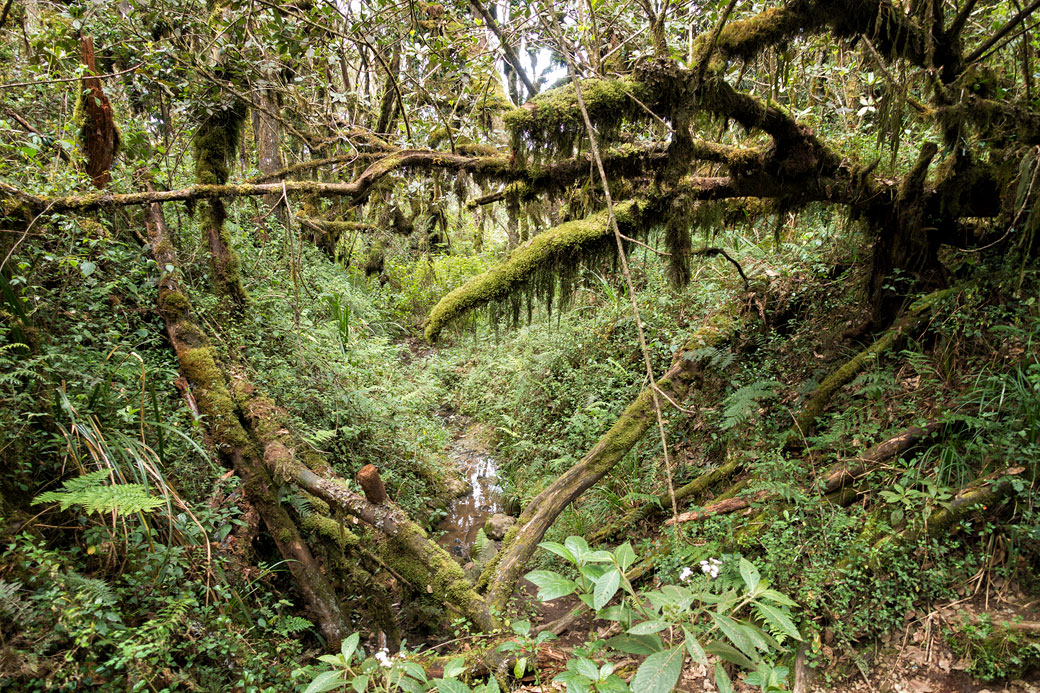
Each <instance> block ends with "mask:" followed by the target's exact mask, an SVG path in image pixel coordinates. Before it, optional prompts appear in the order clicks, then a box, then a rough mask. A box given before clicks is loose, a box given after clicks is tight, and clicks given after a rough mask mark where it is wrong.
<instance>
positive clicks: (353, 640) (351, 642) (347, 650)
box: [339, 633, 361, 664]
mask: <svg viewBox="0 0 1040 693" xmlns="http://www.w3.org/2000/svg"><path fill="white" fill-rule="evenodd" d="M360 640H361V633H354V634H353V635H350V636H348V637H346V638H343V642H341V643H340V644H339V651H340V654H342V655H343V659H344V660H346V662H347V664H350V658H351V657H353V656H354V652H355V651H356V650H357V646H358V642H359V641H360Z"/></svg>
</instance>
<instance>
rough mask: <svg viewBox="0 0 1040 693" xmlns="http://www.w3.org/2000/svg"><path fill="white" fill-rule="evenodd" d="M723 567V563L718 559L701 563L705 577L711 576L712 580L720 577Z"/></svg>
mask: <svg viewBox="0 0 1040 693" xmlns="http://www.w3.org/2000/svg"><path fill="white" fill-rule="evenodd" d="M720 565H722V561H720V560H719V559H717V558H709V559H708V560H704V561H701V572H702V573H704V574H705V575H709V576H710V577H711V579H712V580H714V579H715V578H717V577H718V576H719V566H720Z"/></svg>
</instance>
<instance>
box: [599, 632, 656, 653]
mask: <svg viewBox="0 0 1040 693" xmlns="http://www.w3.org/2000/svg"><path fill="white" fill-rule="evenodd" d="M607 647H610V648H613V649H615V650H617V651H619V652H624V653H625V654H631V655H648V654H653V653H654V652H660V651H661V650H663V649H664V642H663V641H662V640H661V636H660V635H627V634H622V635H615V636H614V637H612V638H610V639H609V640H607Z"/></svg>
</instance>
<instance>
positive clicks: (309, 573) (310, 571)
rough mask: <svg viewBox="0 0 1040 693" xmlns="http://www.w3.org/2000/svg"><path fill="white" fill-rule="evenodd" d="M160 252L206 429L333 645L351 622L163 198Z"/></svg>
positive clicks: (173, 333) (153, 222)
mask: <svg viewBox="0 0 1040 693" xmlns="http://www.w3.org/2000/svg"><path fill="white" fill-rule="evenodd" d="M145 219H146V227H147V230H148V241H149V244H150V245H151V249H152V256H153V258H154V259H155V261H156V264H157V266H158V267H160V268H170V267H172V268H174V269H173V271H172V272H167V271H164V274H163V276H162V278H161V279H160V283H159V313H160V315H162V317H163V320H164V321H165V323H166V332H167V334H168V335H169V338H170V343H171V344H172V345H173V348H174V351H175V352H176V354H177V360H178V362H179V364H180V369H181V373H182V374H183V375H184V377H185V379H186V380H187V381H188V383H189V385H190V386H191V388H192V393H193V394H194V397H195V401H196V403H197V404H198V408H199V413H200V414H202V415H203V416H205V420H206V433H207V436H208V438H209V440H210V442H211V443H212V445H213V448H214V450H215V451H216V452H217V454H218V455H219V456H220V458H221V460H222V461H223V462H224V463H225V465H227V466H229V467H231V468H232V469H234V470H235V472H236V473H237V474H238V475H239V477H241V479H242V485H243V489H244V490H245V494H246V498H247V499H248V500H249V502H250V503H252V504H253V506H254V507H255V508H256V510H257V512H258V513H259V514H260V517H261V518H262V519H263V521H264V524H265V525H266V526H267V529H268V531H269V532H270V534H271V537H272V538H273V540H274V542H275V545H276V546H277V548H278V551H279V553H280V554H281V556H282V558H284V559H285V561H286V564H287V565H288V567H289V571H290V572H291V573H292V575H293V578H294V579H295V581H296V584H297V586H298V587H299V590H300V592H301V594H302V595H303V598H304V601H305V602H306V604H307V607H308V609H309V610H310V613H311V615H312V616H313V617H314V619H315V621H316V622H317V625H318V627H319V629H320V630H321V632H322V634H323V635H324V636H325V639H326V640H327V641H328V643H329V645H330V647H331V648H336V647H338V645H339V642H340V640H342V638H344V637H346V636H347V635H348V634H349V632H350V630H351V623H350V620H349V617H348V615H347V614H346V613H345V612H344V611H343V609H342V608H341V606H340V603H339V598H338V597H337V596H336V594H335V592H334V590H333V589H332V587H331V585H330V584H329V581H328V580H327V579H326V577H325V575H324V573H322V570H321V568H320V567H319V566H318V564H317V561H315V559H314V556H313V554H312V553H311V551H310V548H309V547H308V546H307V544H306V542H305V541H304V540H303V538H302V537H301V536H300V532H299V530H298V529H297V527H296V524H295V523H294V522H293V520H292V518H291V517H290V516H289V514H288V513H287V512H286V510H285V508H284V507H283V506H282V505H281V504H280V503H279V502H278V497H277V485H276V484H275V482H274V480H273V479H272V477H271V475H270V473H268V471H267V468H266V466H265V460H264V457H265V454H266V451H263V452H261V449H260V447H259V446H258V444H257V443H256V441H255V439H254V438H255V436H254V435H253V434H252V433H251V432H250V431H247V430H246V429H245V427H244V426H243V423H242V417H241V416H240V410H239V407H238V406H237V405H236V403H235V401H234V399H233V398H232V395H231V391H230V389H229V387H228V380H227V378H226V376H225V374H224V371H223V370H222V369H221V368H220V367H219V366H218V364H217V360H216V349H215V348H214V347H213V346H212V345H211V343H210V341H209V339H208V338H207V337H206V335H205V333H204V332H203V331H202V329H201V328H200V327H199V325H198V324H197V323H196V322H195V321H194V319H193V318H192V308H191V304H190V302H189V301H188V298H187V296H186V295H185V294H184V292H183V290H182V289H181V287H180V284H179V281H178V279H177V274H178V271H179V270H178V269H177V268H178V267H179V266H180V265H179V262H178V259H177V254H176V251H175V250H174V247H173V244H172V241H171V239H170V235H169V233H168V231H167V228H166V222H165V219H164V216H163V212H162V206H161V205H159V204H155V203H153V204H151V205H149V206H148V207H147V208H146V212H145Z"/></svg>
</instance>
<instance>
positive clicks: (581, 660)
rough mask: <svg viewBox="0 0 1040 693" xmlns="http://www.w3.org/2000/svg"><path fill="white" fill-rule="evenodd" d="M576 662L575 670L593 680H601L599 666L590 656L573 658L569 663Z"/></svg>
mask: <svg viewBox="0 0 1040 693" xmlns="http://www.w3.org/2000/svg"><path fill="white" fill-rule="evenodd" d="M570 663H573V664H574V670H575V671H577V672H578V673H579V674H581V675H582V676H584V677H586V678H589V679H592V680H593V681H597V680H599V667H597V666H596V663H595V662H593V661H592V660H591V659H589V658H588V657H576V658H575V659H572V660H571V661H570V662H568V664H570Z"/></svg>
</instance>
